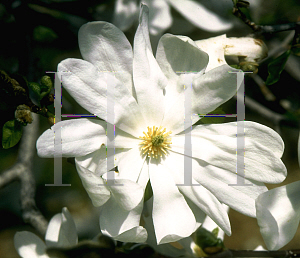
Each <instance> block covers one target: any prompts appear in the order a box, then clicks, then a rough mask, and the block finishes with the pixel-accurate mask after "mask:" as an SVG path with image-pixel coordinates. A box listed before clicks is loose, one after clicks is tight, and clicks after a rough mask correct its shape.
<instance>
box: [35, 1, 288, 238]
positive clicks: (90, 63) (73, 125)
mask: <svg viewBox="0 0 300 258" xmlns="http://www.w3.org/2000/svg"><path fill="white" fill-rule="evenodd" d="M79 46H80V50H81V54H82V56H83V58H84V59H85V60H79V59H66V60H64V61H62V62H61V63H60V64H59V65H58V71H60V72H62V71H69V72H68V73H64V74H63V75H62V82H63V86H64V87H65V89H66V90H67V91H68V92H69V93H70V94H71V95H72V96H73V97H74V98H75V100H76V101H77V102H78V103H79V104H80V105H81V106H82V107H84V108H85V109H86V110H88V112H91V113H92V114H95V115H97V116H98V117H99V118H101V119H103V120H100V119H86V118H81V119H74V120H67V121H62V122H59V123H57V124H55V125H54V127H52V129H50V130H47V131H46V132H44V133H43V135H42V136H41V137H40V138H39V139H38V141H37V150H38V154H39V156H41V157H53V156H54V130H55V128H61V137H62V156H64V157H75V162H76V166H77V170H78V172H79V175H80V177H81V179H82V181H83V184H84V186H85V188H86V190H87V192H88V193H89V195H90V197H91V198H92V200H93V203H94V204H95V205H104V206H103V209H102V213H101V215H100V227H101V229H102V232H103V233H105V234H108V235H110V236H112V237H114V238H115V239H118V240H122V241H127V242H130V241H140V242H141V241H145V240H146V238H147V234H146V232H145V229H144V228H142V226H141V225H140V216H141V212H142V206H143V198H144V195H143V194H144V193H143V192H144V191H141V190H140V189H142V190H144V189H145V188H146V185H147V183H148V181H149V180H150V183H151V188H152V190H153V204H152V207H153V208H152V210H151V219H152V220H153V225H154V229H155V237H156V241H157V243H158V244H163V243H167V242H174V241H177V240H180V239H182V238H185V237H188V236H190V235H191V234H192V233H193V232H194V231H195V230H196V229H197V228H198V226H199V225H200V224H201V223H202V222H203V219H204V217H205V214H207V215H208V216H209V217H211V218H212V219H213V220H214V221H215V222H216V223H217V225H218V226H219V227H220V228H221V229H222V230H223V231H224V232H225V233H226V234H228V235H230V234H231V228H230V222H229V218H228V215H227V212H226V209H224V207H223V206H222V203H225V204H227V205H228V206H230V207H231V208H233V209H235V210H237V211H239V212H241V213H243V214H246V215H248V216H251V217H255V199H256V198H257V197H258V195H259V194H261V193H263V192H266V191H267V188H266V187H265V185H264V182H265V183H279V182H281V181H283V180H284V179H285V177H286V169H285V166H284V164H283V163H282V161H281V160H280V157H281V155H282V152H283V148H284V146H283V141H282V139H281V138H280V136H279V135H278V134H277V133H276V132H274V131H273V130H272V129H270V128H268V127H266V126H263V125H260V124H258V123H254V122H242V123H243V125H244V128H245V157H244V160H245V184H253V185H252V186H229V184H235V183H236V182H237V176H239V175H237V174H236V162H237V156H236V142H237V138H236V133H237V123H236V122H233V123H227V124H212V125H199V126H194V127H193V128H192V130H190V128H191V126H190V125H191V124H194V123H195V122H197V121H198V120H199V119H200V117H199V116H198V115H193V114H207V113H209V112H211V111H213V110H214V109H216V108H217V107H218V106H220V105H221V104H223V103H224V102H226V101H227V100H229V99H230V98H231V97H233V95H235V93H236V90H237V86H236V74H234V73H229V72H231V71H236V72H237V71H238V70H235V69H233V68H231V67H230V66H228V65H227V64H223V65H219V66H217V65H216V66H215V67H211V68H210V70H209V71H206V67H207V65H208V60H209V56H208V55H207V54H206V53H205V52H203V51H202V50H200V49H199V48H198V47H197V45H196V44H195V43H194V42H193V41H192V40H191V39H189V38H187V37H183V36H174V35H170V34H166V35H164V36H163V37H162V38H161V39H160V42H159V44H158V49H157V54H156V58H155V57H154V56H153V53H152V49H151V44H150V40H149V31H148V8H147V6H142V10H141V15H140V24H139V27H138V29H137V32H136V35H135V39H134V46H133V50H132V47H131V45H130V43H129V42H128V40H127V39H126V37H125V35H124V34H123V33H122V31H120V30H119V29H118V28H117V27H115V26H114V25H112V24H110V23H106V22H91V23H88V24H86V25H84V26H82V27H81V29H80V31H79ZM211 47H212V48H214V47H215V46H214V45H213V44H212V46H211ZM222 49H223V50H222ZM220 51H223V55H224V52H225V50H224V48H223V47H221V49H220ZM191 85H192V87H191ZM112 107H113V110H112ZM186 112H188V113H186ZM189 118H191V121H190V123H187V121H188V120H189ZM106 121H107V122H108V123H106ZM108 125H110V128H111V125H115V129H114V136H115V138H114V141H113V140H112V139H109V140H108V138H107V137H106V128H107V127H108ZM53 129H54V130H53ZM185 129H187V131H184V130H185ZM186 135H188V136H190V139H191V143H192V144H191V145H190V148H188V147H187V145H186V144H187V143H186V140H185V139H186ZM112 141H113V144H114V146H112V145H111V144H112ZM104 145H106V146H107V147H108V149H107V154H106V149H105V146H104ZM101 146H102V147H101ZM112 147H114V148H115V150H114V164H113V165H112V166H111V167H107V166H106V164H107V162H106V158H107V159H108V160H109V159H110V158H111V156H109V155H112V154H109V153H110V152H111V151H109V150H110V148H112ZM107 155H108V156H107ZM191 155H192V156H191ZM186 164H189V166H190V167H189V170H188V169H186V168H185V166H186ZM115 166H117V168H118V172H114V171H111V170H114V167H115ZM185 170H186V171H185ZM106 171H110V172H109V173H112V174H113V175H114V176H115V178H116V183H118V184H122V183H121V181H118V180H132V181H133V182H132V185H134V184H138V185H139V186H136V185H135V186H133V188H131V186H130V187H127V186H124V187H123V186H120V185H119V186H117V185H115V186H114V185H113V186H108V185H107V186H103V184H104V182H105V181H103V178H104V173H105V172H106ZM190 172H191V173H192V184H193V185H191V184H190V183H185V181H184V177H185V174H186V173H190ZM101 175H103V176H102V177H101ZM108 175H109V174H108ZM108 175H107V178H108ZM184 183H185V184H184ZM101 184H102V186H101ZM123 184H124V185H125V184H127V183H126V182H125V181H123ZM111 197H112V198H111Z"/></svg>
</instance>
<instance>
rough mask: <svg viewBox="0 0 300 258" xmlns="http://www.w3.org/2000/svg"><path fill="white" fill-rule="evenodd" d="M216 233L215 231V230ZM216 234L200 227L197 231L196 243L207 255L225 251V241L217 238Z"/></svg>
mask: <svg viewBox="0 0 300 258" xmlns="http://www.w3.org/2000/svg"><path fill="white" fill-rule="evenodd" d="M213 231H215V229H214V230H213ZM215 233H216V232H210V231H208V230H206V229H205V228H203V227H200V228H198V229H197V231H196V241H195V243H196V244H197V245H198V246H200V247H201V248H202V250H203V251H204V252H205V253H209V254H212V253H218V252H221V251H222V250H224V248H225V247H224V244H223V241H222V240H221V239H220V238H217V237H216V235H215Z"/></svg>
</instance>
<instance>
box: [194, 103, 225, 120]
mask: <svg viewBox="0 0 300 258" xmlns="http://www.w3.org/2000/svg"><path fill="white" fill-rule="evenodd" d="M225 114H226V113H225V112H224V111H223V109H222V108H220V107H218V108H216V109H215V110H214V111H211V112H210V115H225ZM199 116H201V115H199ZM200 121H201V122H202V123H203V124H218V123H223V122H224V121H225V117H202V119H201V120H200Z"/></svg>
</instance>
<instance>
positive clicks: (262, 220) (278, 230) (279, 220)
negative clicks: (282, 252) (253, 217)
mask: <svg viewBox="0 0 300 258" xmlns="http://www.w3.org/2000/svg"><path fill="white" fill-rule="evenodd" d="M299 196H300V181H296V182H294V183H291V184H288V185H285V186H281V187H278V188H274V189H272V190H270V191H268V192H266V193H263V194H261V195H260V196H259V197H258V198H257V199H256V210H257V213H256V214H257V222H258V225H259V227H260V232H261V234H262V236H263V238H264V241H265V243H266V245H267V247H268V249H269V250H278V249H279V248H281V247H283V246H285V245H286V244H287V243H288V242H290V241H291V240H292V238H293V237H294V235H295V233H296V231H297V228H298V226H299V221H300V202H299Z"/></svg>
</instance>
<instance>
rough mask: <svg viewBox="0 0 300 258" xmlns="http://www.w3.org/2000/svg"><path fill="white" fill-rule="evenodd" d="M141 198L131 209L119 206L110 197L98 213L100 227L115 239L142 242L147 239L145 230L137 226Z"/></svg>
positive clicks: (141, 204)
mask: <svg viewBox="0 0 300 258" xmlns="http://www.w3.org/2000/svg"><path fill="white" fill-rule="evenodd" d="M142 209H143V200H142V201H141V202H140V203H139V205H138V206H137V207H136V208H134V209H133V210H131V211H127V210H124V209H123V208H122V207H120V206H119V204H118V202H117V201H116V199H115V198H111V199H110V200H109V201H108V202H107V203H106V204H105V205H104V206H103V209H102V212H101V214H100V228H101V231H102V233H103V234H106V235H108V236H110V237H112V238H114V239H115V240H119V241H123V242H136V243H142V242H145V241H146V239H147V231H146V229H144V228H143V227H141V226H139V223H140V217H141V212H142Z"/></svg>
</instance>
